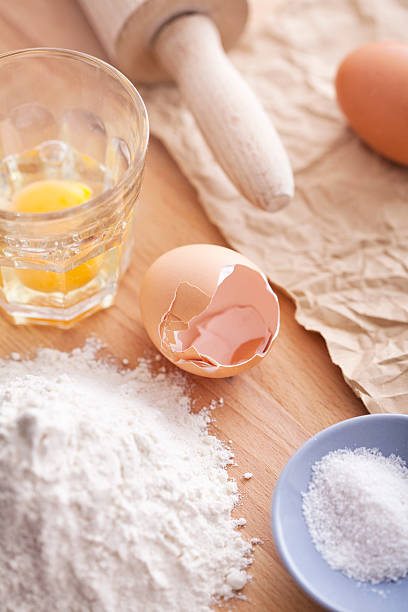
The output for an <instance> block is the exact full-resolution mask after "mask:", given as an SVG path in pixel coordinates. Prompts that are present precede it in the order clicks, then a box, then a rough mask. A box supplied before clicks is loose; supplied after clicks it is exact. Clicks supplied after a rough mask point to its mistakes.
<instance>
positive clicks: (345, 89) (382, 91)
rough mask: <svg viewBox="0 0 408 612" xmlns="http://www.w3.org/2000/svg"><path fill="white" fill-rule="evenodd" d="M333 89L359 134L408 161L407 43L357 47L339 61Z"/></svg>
mask: <svg viewBox="0 0 408 612" xmlns="http://www.w3.org/2000/svg"><path fill="white" fill-rule="evenodd" d="M336 91H337V99H338V102H339V105H340V107H341V109H342V110H343V112H344V114H345V115H346V117H347V119H348V121H349V123H350V125H351V127H352V128H353V129H354V130H355V132H356V133H357V134H358V135H359V136H360V138H361V139H362V140H363V141H364V142H365V143H367V144H368V145H370V146H371V147H372V148H373V149H374V150H375V151H377V152H378V153H380V154H382V155H384V156H385V157H388V158H389V159H391V160H393V161H395V162H398V163H400V164H404V165H408V44H406V43H402V42H391V41H381V42H372V43H368V44H365V45H363V46H361V47H358V48H357V49H355V50H354V51H352V53H350V54H349V55H348V56H347V57H346V58H345V59H344V60H343V62H342V63H341V65H340V67H339V69H338V72H337V76H336Z"/></svg>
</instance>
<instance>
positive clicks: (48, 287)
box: [13, 180, 103, 293]
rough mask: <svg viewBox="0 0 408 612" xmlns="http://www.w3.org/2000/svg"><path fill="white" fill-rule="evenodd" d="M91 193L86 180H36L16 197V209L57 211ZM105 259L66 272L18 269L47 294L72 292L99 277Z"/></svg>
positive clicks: (26, 281) (27, 282)
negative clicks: (82, 181) (81, 181)
mask: <svg viewBox="0 0 408 612" xmlns="http://www.w3.org/2000/svg"><path fill="white" fill-rule="evenodd" d="M91 195H92V189H90V188H89V187H88V186H87V185H85V184H83V183H78V182H75V181H65V180H43V181H35V182H33V183H31V184H30V185H27V187H24V188H23V189H22V190H21V191H20V192H19V193H18V194H17V195H16V196H15V199H14V203H13V209H14V210H15V211H16V212H22V213H29V214H36V213H49V212H56V211H58V210H64V209H66V208H72V207H74V206H78V205H79V204H82V203H83V202H86V201H87V200H89V198H90V197H91ZM102 258H103V255H99V256H98V257H94V258H93V259H90V260H89V261H87V262H85V263H83V264H81V265H79V266H77V267H76V268H73V269H72V270H70V271H69V272H65V273H64V272H47V271H43V270H18V276H19V278H20V280H21V282H22V283H23V284H24V285H25V286H26V287H28V288H29V289H34V290H35V291H41V292H45V293H52V292H55V291H58V292H63V293H68V292H70V291H74V290H75V289H79V288H80V287H83V286H84V285H86V284H87V283H89V282H90V281H91V280H92V279H93V278H95V276H96V275H97V274H98V272H99V270H100V268H101V265H102Z"/></svg>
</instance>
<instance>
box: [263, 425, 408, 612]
mask: <svg viewBox="0 0 408 612" xmlns="http://www.w3.org/2000/svg"><path fill="white" fill-rule="evenodd" d="M359 446H366V447H367V448H378V449H379V450H380V451H381V452H382V453H383V455H390V454H391V453H395V454H396V455H399V456H400V457H402V458H403V459H404V460H405V461H406V462H407V464H408V415H398V414H376V415H367V416H361V417H356V418H354V419H348V420H347V421H342V422H341V423H338V424H337V425H333V426H332V427H328V428H327V429H324V430H323V431H321V432H320V433H318V434H317V435H316V436H313V438H311V439H310V440H308V441H307V442H306V443H305V444H304V445H303V446H302V447H301V448H300V449H299V450H298V451H297V452H296V453H295V454H294V455H293V457H292V458H291V459H290V460H289V461H288V463H287V465H286V467H285V469H284V470H283V471H282V474H281V475H280V478H279V480H278V483H277V485H276V487H275V491H274V494H273V500H272V531H273V534H274V537H275V544H276V547H277V549H278V552H279V555H280V557H281V559H282V561H283V563H284V564H285V566H286V568H287V570H288V571H289V572H290V574H292V576H293V578H294V579H295V580H296V582H297V583H298V584H299V586H300V587H301V588H302V589H303V590H304V591H306V593H307V594H308V595H310V597H312V599H314V600H315V601H317V602H318V603H319V604H320V605H322V606H323V607H325V608H326V609H327V610H333V611H334V612H406V611H407V610H408V578H404V579H403V580H400V581H398V582H396V583H390V582H382V583H380V584H376V585H372V584H369V583H362V582H357V581H355V580H352V579H350V578H347V577H346V576H344V574H342V573H341V572H340V571H335V570H332V569H331V568H330V566H329V565H328V563H327V562H326V561H325V560H324V559H323V557H322V556H321V555H320V553H319V552H317V550H316V549H315V547H314V544H313V542H312V539H311V537H310V535H309V531H308V529H307V526H306V522H305V519H304V517H303V514H302V496H301V493H302V492H303V491H307V488H308V484H309V481H310V478H311V468H312V465H313V464H314V463H315V462H316V461H318V460H319V459H321V458H322V457H323V456H324V455H326V454H327V453H329V452H330V451H333V450H337V449H339V448H346V447H347V448H351V449H354V448H358V447H359Z"/></svg>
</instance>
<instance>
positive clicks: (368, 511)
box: [303, 448, 408, 584]
mask: <svg viewBox="0 0 408 612" xmlns="http://www.w3.org/2000/svg"><path fill="white" fill-rule="evenodd" d="M312 470H313V475H312V479H311V482H310V485H309V489H308V491H307V492H306V493H304V494H303V513H304V516H305V519H306V523H307V525H308V528H309V531H310V534H311V536H312V539H313V542H314V543H315V545H316V548H317V550H318V551H319V552H320V553H321V554H322V556H323V558H324V559H325V560H326V561H327V562H328V563H329V565H330V566H331V567H332V568H333V569H338V570H341V571H342V572H343V573H344V574H345V575H346V576H348V577H350V578H355V579H356V580H359V581H362V582H371V583H373V584H377V583H379V582H382V581H396V580H398V579H399V578H403V577H404V576H406V575H407V574H408V468H407V467H406V465H405V463H404V462H403V461H402V459H401V458H400V457H397V456H395V455H390V456H389V457H384V456H383V455H382V454H381V453H380V452H379V451H378V450H377V449H367V448H358V449H356V450H353V451H352V450H349V449H341V450H337V451H334V452H331V453H328V454H327V455H325V456H324V457H323V458H322V459H321V460H320V461H318V462H317V463H315V465H314V466H313V468H312Z"/></svg>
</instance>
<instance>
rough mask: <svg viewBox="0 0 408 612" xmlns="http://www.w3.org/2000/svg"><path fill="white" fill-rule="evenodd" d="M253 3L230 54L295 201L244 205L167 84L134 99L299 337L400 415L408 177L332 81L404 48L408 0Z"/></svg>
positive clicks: (406, 334) (405, 400)
mask: <svg viewBox="0 0 408 612" xmlns="http://www.w3.org/2000/svg"><path fill="white" fill-rule="evenodd" d="M257 2H260V0H255V2H254V5H255V6H254V8H255V13H256V14H255V20H254V22H253V24H252V27H250V28H249V30H248V32H247V34H246V36H245V37H244V38H243V39H242V40H241V41H240V44H239V46H238V48H236V49H234V50H233V51H232V52H231V54H230V56H231V59H232V60H233V62H234V63H235V65H236V66H237V67H238V68H239V70H240V71H241V72H242V74H243V75H244V76H245V77H246V79H247V80H248V82H249V83H250V84H251V85H252V87H253V88H254V90H255V91H256V92H257V94H258V95H259V97H260V98H261V100H262V101H263V103H264V105H265V107H266V109H267V111H268V112H269V113H270V115H271V117H272V118H273V121H274V122H275V125H276V127H277V129H278V130H279V132H280V134H281V137H282V140H283V141H284V144H285V145H286V147H287V150H288V152H289V155H290V158H291V161H292V164H293V168H294V171H295V181H296V196H295V200H294V202H293V203H292V204H291V205H290V206H289V207H288V208H286V209H285V210H282V211H280V212H278V213H275V214H272V213H267V212H263V211H261V210H258V209H256V208H255V207H254V206H252V205H251V204H250V203H249V202H248V201H246V200H245V199H244V198H243V197H242V196H240V195H239V194H238V192H237V191H236V189H235V188H234V186H233V185H232V184H231V183H230V181H229V179H228V178H227V177H226V175H225V174H224V173H223V171H222V170H221V169H220V167H219V166H218V165H217V163H216V162H215V160H214V158H213V156H212V154H211V152H210V151H209V149H208V147H207V145H206V143H205V142H204V140H203V138H202V136H201V134H200V132H199V130H198V128H197V127H196V125H195V122H194V119H193V118H192V116H191V115H190V113H189V112H188V111H187V110H186V108H185V107H184V106H183V103H182V101H181V100H180V96H179V94H178V92H177V90H176V88H175V87H173V86H159V87H154V88H152V89H148V90H146V89H145V90H143V95H144V98H145V100H146V102H147V106H148V111H149V115H150V120H151V128H152V132H153V133H154V134H155V135H156V136H158V137H159V138H160V139H161V140H162V141H163V142H164V144H165V145H166V147H167V148H168V149H169V151H170V152H171V154H172V155H173V156H174V158H175V159H176V161H177V162H178V164H179V165H180V166H181V168H182V170H183V172H184V173H185V175H186V176H187V178H188V179H189V180H190V181H191V183H192V184H193V185H194V186H195V188H196V189H197V191H198V194H199V197H200V200H201V202H202V205H203V207H204V209H205V210H206V212H207V214H208V216H209V218H210V219H211V221H212V222H213V223H214V224H215V225H217V226H218V227H219V228H220V230H221V232H222V233H223V235H224V236H225V238H226V239H227V241H228V242H229V243H230V244H231V245H232V246H233V247H234V248H235V249H237V250H239V251H241V252H242V253H244V254H245V255H246V256H248V257H249V258H251V259H252V260H253V261H254V262H256V263H257V264H258V265H259V266H260V267H262V268H263V269H264V270H265V272H266V273H267V275H268V276H269V278H270V280H271V281H272V282H273V283H275V284H277V285H279V286H281V287H283V288H284V289H285V290H286V291H287V292H288V293H289V294H290V295H291V296H292V297H293V298H294V300H295V302H296V305H297V310H296V318H297V320H298V321H299V322H300V323H301V324H302V325H303V326H304V327H305V328H306V329H309V330H315V331H317V332H320V333H321V334H322V336H323V337H324V338H325V340H326V343H327V346H328V350H329V353H330V356H331V359H332V360H333V362H334V363H336V364H338V365H339V366H340V368H341V369H342V371H343V374H344V377H345V380H346V381H347V383H348V384H349V385H350V386H351V387H352V389H353V390H354V391H355V393H356V394H357V395H358V396H359V397H361V399H362V400H363V402H364V404H365V405H366V407H367V409H368V410H369V411H370V412H400V413H404V412H405V413H408V170H406V169H404V168H402V167H397V166H396V165H394V164H392V163H389V162H387V161H386V160H384V159H382V158H380V157H379V156H378V155H376V154H375V153H373V152H372V151H370V150H369V149H368V148H366V147H365V146H364V145H363V144H362V143H361V142H360V141H359V140H358V138H357V137H356V136H355V135H354V134H353V133H352V132H351V130H350V129H349V128H348V127H347V125H346V122H345V119H344V118H343V117H342V115H341V113H340V111H339V109H338V107H337V104H336V100H335V92H334V86H333V80H334V76H335V73H336V69H337V66H338V64H339V62H340V61H341V59H342V58H343V57H344V55H345V54H346V53H348V52H349V51H350V50H352V49H353V48H354V47H356V46H357V45H359V44H362V43H364V42H367V41H369V40H377V39H378V40H380V39H399V40H403V41H404V40H405V41H407V42H408V34H407V24H408V1H407V0H320V1H316V0H291V1H290V2H287V1H286V0H285V1H280V2H265V1H261V2H260V3H259V4H257ZM407 146H408V142H407Z"/></svg>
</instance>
